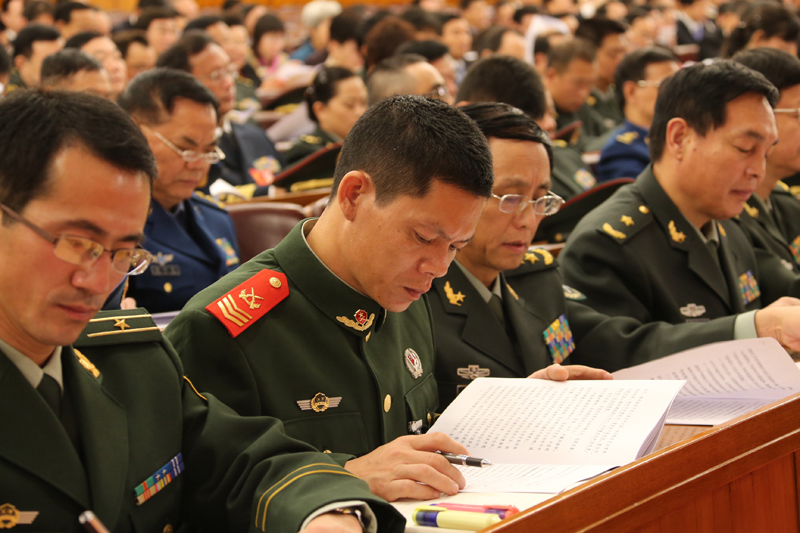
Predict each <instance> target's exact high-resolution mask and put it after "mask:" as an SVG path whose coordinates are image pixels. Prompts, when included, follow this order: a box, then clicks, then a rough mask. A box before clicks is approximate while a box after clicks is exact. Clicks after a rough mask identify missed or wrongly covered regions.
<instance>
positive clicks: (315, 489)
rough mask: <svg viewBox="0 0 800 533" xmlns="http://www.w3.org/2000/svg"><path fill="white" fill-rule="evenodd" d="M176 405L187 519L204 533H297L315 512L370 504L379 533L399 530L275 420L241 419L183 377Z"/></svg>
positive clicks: (400, 523)
mask: <svg viewBox="0 0 800 533" xmlns="http://www.w3.org/2000/svg"><path fill="white" fill-rule="evenodd" d="M166 344H167V348H168V351H169V352H170V354H171V355H172V356H173V358H174V360H175V362H176V365H178V368H179V371H182V369H181V368H180V362H179V361H178V360H177V354H175V352H174V350H172V348H171V346H169V344H168V343H166ZM182 401H183V445H182V450H183V454H184V463H185V467H186V468H185V471H184V473H183V474H182V475H183V476H185V480H184V487H185V488H186V492H185V494H184V498H183V511H184V515H185V516H186V518H187V519H188V521H190V522H192V523H194V524H195V525H198V526H200V527H202V528H203V529H204V530H208V531H232V532H245V531H250V532H254V531H269V532H271V533H272V532H275V533H279V532H296V531H298V530H299V529H300V527H301V525H302V524H303V522H304V520H305V519H306V517H308V516H309V515H311V514H312V513H313V512H314V511H316V510H317V509H319V508H321V507H323V506H326V505H329V504H332V503H335V502H347V501H353V500H356V501H362V502H366V503H367V504H368V505H369V506H370V509H372V511H373V512H374V514H375V516H376V518H377V521H378V527H379V531H384V532H395V531H396V532H400V531H403V529H404V524H405V520H404V519H403V518H402V516H400V515H399V513H397V511H395V509H394V508H393V507H392V506H391V505H389V504H388V503H386V502H385V501H383V500H381V499H380V498H378V497H376V496H374V495H372V494H371V493H370V491H369V487H368V486H367V484H366V483H365V482H364V481H362V480H360V479H358V478H357V477H355V476H354V475H353V474H350V473H349V472H347V471H346V470H344V469H343V468H341V467H340V466H339V465H337V464H336V463H335V462H334V461H333V460H332V459H331V458H330V457H329V456H327V455H325V454H322V453H319V452H317V451H316V450H315V449H314V448H313V447H311V446H310V445H308V444H306V443H303V442H300V441H298V440H295V439H292V438H290V437H288V436H287V435H286V434H285V433H284V431H283V425H282V424H281V422H280V421H279V420H276V419H274V418H268V417H240V416H238V415H237V414H236V413H235V412H233V410H231V409H230V408H228V407H227V406H225V405H224V404H223V403H222V402H220V401H219V400H217V399H216V398H215V397H213V396H211V395H206V394H202V393H200V392H198V391H197V390H196V389H195V387H194V385H193V384H192V383H191V382H190V381H189V380H188V379H186V378H184V379H183V381H182Z"/></svg>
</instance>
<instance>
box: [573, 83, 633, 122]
mask: <svg viewBox="0 0 800 533" xmlns="http://www.w3.org/2000/svg"><path fill="white" fill-rule="evenodd" d="M586 104H587V105H588V106H589V108H591V109H592V111H594V112H595V114H596V116H597V115H599V116H600V117H601V119H602V124H603V126H604V127H605V128H606V130H609V129H614V128H616V127H617V126H618V125H620V124H622V122H623V121H624V120H625V115H624V114H623V113H622V110H621V109H620V108H619V104H618V103H617V95H616V93H615V90H614V85H613V84H612V85H611V86H609V88H608V90H607V91H606V92H605V93H604V92H601V91H600V90H599V89H597V88H593V89H592V92H591V94H590V95H589V98H587V99H586ZM579 113H580V111H579Z"/></svg>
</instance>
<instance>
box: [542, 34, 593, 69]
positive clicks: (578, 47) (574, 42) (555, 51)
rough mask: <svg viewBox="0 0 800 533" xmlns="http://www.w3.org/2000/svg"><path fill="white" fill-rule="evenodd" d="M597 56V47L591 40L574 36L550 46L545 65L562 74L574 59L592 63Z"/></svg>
mask: <svg viewBox="0 0 800 533" xmlns="http://www.w3.org/2000/svg"><path fill="white" fill-rule="evenodd" d="M596 58H597V48H596V47H595V45H594V44H592V42H591V41H587V40H586V39H583V38H581V37H575V38H574V39H570V40H568V41H566V42H563V43H561V44H559V45H556V46H553V47H551V48H550V51H549V52H548V53H547V67H548V68H553V69H555V71H556V72H557V73H558V74H563V73H564V72H566V71H567V69H569V65H570V63H572V62H573V61H575V60H581V61H586V62H587V63H594V60H595V59H596Z"/></svg>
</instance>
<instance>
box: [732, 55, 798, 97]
mask: <svg viewBox="0 0 800 533" xmlns="http://www.w3.org/2000/svg"><path fill="white" fill-rule="evenodd" d="M733 60H734V61H736V62H737V63H741V64H742V65H744V66H746V67H748V68H751V69H753V70H755V71H756V72H760V73H761V74H763V75H764V77H765V78H767V79H768V80H769V82H770V83H771V84H772V85H774V86H775V87H776V88H777V89H778V90H779V91H783V90H784V89H788V88H789V87H794V86H795V85H800V59H798V58H797V57H796V56H793V55H792V54H790V53H788V52H784V51H783V50H778V49H777V48H754V49H752V50H742V51H741V52H739V53H738V54H736V55H735V56H733Z"/></svg>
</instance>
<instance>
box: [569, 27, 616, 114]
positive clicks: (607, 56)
mask: <svg viewBox="0 0 800 533" xmlns="http://www.w3.org/2000/svg"><path fill="white" fill-rule="evenodd" d="M626 31H627V28H626V27H625V26H624V25H623V24H621V23H619V22H617V21H616V20H609V19H607V18H602V17H599V16H598V17H595V18H591V19H584V20H582V21H581V23H580V24H579V25H578V29H577V30H575V37H580V38H582V39H586V40H587V41H589V42H591V43H592V44H593V45H594V47H595V49H596V50H597V77H596V78H595V82H594V87H592V91H591V93H590V94H589V98H588V99H587V100H586V103H587V104H588V106H587V108H584V109H583V110H582V111H585V109H588V108H590V109H592V110H593V111H595V112H596V113H597V114H598V115H600V116H601V117H603V126H605V127H606V129H611V128H614V127H616V126H617V125H618V124H619V123H621V122H622V120H623V118H624V117H623V115H622V108H621V107H619V103H618V102H617V95H616V90H615V87H614V82H615V80H614V73H615V72H616V71H617V66H618V65H619V63H620V61H622V58H624V57H625V54H626V53H627V51H628V37H627V35H626ZM578 115H579V117H578V118H579V119H580V120H583V121H587V120H591V118H589V119H587V118H584V116H583V114H582V113H581V112H580V111H579V112H578Z"/></svg>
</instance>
